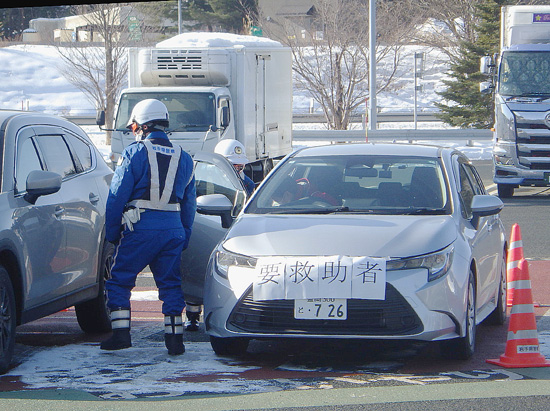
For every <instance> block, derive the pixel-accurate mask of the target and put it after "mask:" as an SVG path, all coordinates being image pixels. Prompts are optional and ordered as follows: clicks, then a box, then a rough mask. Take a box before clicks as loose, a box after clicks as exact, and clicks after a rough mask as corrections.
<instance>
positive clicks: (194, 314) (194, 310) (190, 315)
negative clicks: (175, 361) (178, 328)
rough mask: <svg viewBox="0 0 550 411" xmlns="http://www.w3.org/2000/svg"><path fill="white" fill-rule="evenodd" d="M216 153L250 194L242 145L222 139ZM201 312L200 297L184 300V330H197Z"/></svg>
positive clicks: (245, 158) (249, 183) (252, 189)
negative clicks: (185, 319) (223, 158)
mask: <svg viewBox="0 0 550 411" xmlns="http://www.w3.org/2000/svg"><path fill="white" fill-rule="evenodd" d="M214 152H215V153H216V154H220V155H222V156H224V157H226V158H227V159H228V160H229V161H230V162H231V163H232V164H233V167H235V171H236V172H237V174H238V175H239V177H240V178H241V179H242V181H243V186H244V187H245V189H246V192H247V194H248V195H250V194H252V192H253V191H254V188H255V185H254V182H253V181H252V179H251V178H249V177H248V176H247V175H246V174H245V173H244V166H245V164H248V158H247V157H246V155H245V152H244V147H243V145H242V144H241V143H240V142H238V141H236V140H231V139H227V140H222V141H220V142H219V143H218V144H217V145H216V147H215V148H214ZM186 287H192V286H191V285H190V284H188V283H187V281H186V280H185V278H184V281H183V290H184V294H185V289H186ZM201 313H202V298H198V297H191V298H189V299H186V300H185V315H186V317H187V321H186V323H185V330H186V331H198V330H199V319H200V316H201Z"/></svg>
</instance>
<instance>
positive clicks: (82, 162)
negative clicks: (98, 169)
mask: <svg viewBox="0 0 550 411" xmlns="http://www.w3.org/2000/svg"><path fill="white" fill-rule="evenodd" d="M65 138H66V139H67V141H68V142H69V144H70V145H71V148H72V150H73V152H74V154H75V161H77V163H78V165H79V166H80V168H81V171H86V170H89V169H90V168H92V150H91V148H90V146H89V144H88V143H86V142H85V141H83V140H81V139H80V138H78V137H76V136H73V135H72V134H65Z"/></svg>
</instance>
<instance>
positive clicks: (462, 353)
mask: <svg viewBox="0 0 550 411" xmlns="http://www.w3.org/2000/svg"><path fill="white" fill-rule="evenodd" d="M467 292H468V295H467V304H466V335H464V337H458V338H453V339H452V340H444V341H441V342H440V349H441V355H442V356H443V357H444V358H447V359H454V360H467V359H468V358H470V357H471V356H472V355H473V354H474V351H475V344H476V328H477V327H476V288H475V278H474V273H473V272H472V271H471V270H470V277H469V280H468V291H467Z"/></svg>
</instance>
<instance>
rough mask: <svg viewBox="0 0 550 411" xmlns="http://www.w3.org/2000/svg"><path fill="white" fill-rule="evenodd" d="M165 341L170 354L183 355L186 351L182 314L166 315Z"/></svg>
mask: <svg viewBox="0 0 550 411" xmlns="http://www.w3.org/2000/svg"><path fill="white" fill-rule="evenodd" d="M164 343H165V345H166V348H168V355H181V354H183V353H184V352H185V345H183V319H182V317H181V315H165V316H164Z"/></svg>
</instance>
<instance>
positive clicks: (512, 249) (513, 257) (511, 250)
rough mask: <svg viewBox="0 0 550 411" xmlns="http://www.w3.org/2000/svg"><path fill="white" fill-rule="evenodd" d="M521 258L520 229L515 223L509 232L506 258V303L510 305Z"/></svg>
mask: <svg viewBox="0 0 550 411" xmlns="http://www.w3.org/2000/svg"><path fill="white" fill-rule="evenodd" d="M522 258H523V242H522V241H521V230H520V229H519V225H518V224H517V223H515V224H514V225H513V226H512V233H511V234H510V245H509V246H508V257H507V258H506V281H507V288H508V292H507V294H506V305H507V306H508V307H511V306H512V303H513V301H514V290H515V289H516V279H517V277H518V275H519V262H520V261H521V259H522Z"/></svg>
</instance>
